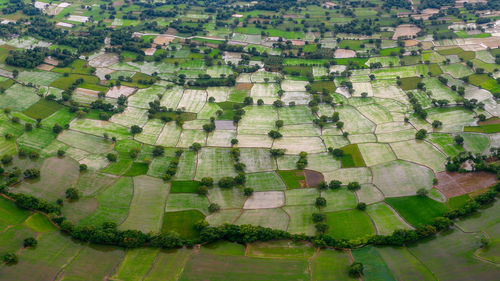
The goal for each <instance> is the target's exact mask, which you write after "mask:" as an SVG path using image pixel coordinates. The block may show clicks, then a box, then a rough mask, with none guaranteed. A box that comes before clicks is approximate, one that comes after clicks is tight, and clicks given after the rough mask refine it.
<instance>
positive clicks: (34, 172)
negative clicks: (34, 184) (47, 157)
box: [23, 168, 40, 179]
mask: <svg viewBox="0 0 500 281" xmlns="http://www.w3.org/2000/svg"><path fill="white" fill-rule="evenodd" d="M23 175H24V178H26V179H37V178H39V177H40V170H38V169H36V168H31V169H26V170H25V171H24V172H23Z"/></svg>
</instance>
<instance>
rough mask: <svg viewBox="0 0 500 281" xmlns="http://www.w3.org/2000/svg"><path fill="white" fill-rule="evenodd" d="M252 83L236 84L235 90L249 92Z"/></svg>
mask: <svg viewBox="0 0 500 281" xmlns="http://www.w3.org/2000/svg"><path fill="white" fill-rule="evenodd" d="M252 87H253V83H236V90H251V89H252Z"/></svg>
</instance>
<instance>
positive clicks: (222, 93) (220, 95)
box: [207, 87, 231, 102]
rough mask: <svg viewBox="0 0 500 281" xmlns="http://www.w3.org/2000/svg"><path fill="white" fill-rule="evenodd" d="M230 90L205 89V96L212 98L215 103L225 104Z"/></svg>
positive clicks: (220, 88) (225, 88) (222, 88)
mask: <svg viewBox="0 0 500 281" xmlns="http://www.w3.org/2000/svg"><path fill="white" fill-rule="evenodd" d="M230 92H231V88H229V87H209V88H207V96H208V97H209V98H210V97H213V98H214V99H215V102H225V101H227V99H228V98H229V93H230Z"/></svg>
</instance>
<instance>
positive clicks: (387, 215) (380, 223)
mask: <svg viewBox="0 0 500 281" xmlns="http://www.w3.org/2000/svg"><path fill="white" fill-rule="evenodd" d="M366 212H367V213H368V215H369V216H370V217H371V219H372V220H373V222H374V223H375V227H376V228H377V234H379V235H391V234H392V232H394V230H396V229H409V228H410V227H409V226H408V225H407V224H406V223H404V222H403V221H402V220H401V218H400V217H399V215H398V214H397V213H395V212H394V210H393V209H392V208H391V207H389V206H388V205H387V204H386V203H377V204H373V205H368V206H367V208H366Z"/></svg>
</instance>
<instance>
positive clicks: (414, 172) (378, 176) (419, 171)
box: [372, 160, 434, 197]
mask: <svg viewBox="0 0 500 281" xmlns="http://www.w3.org/2000/svg"><path fill="white" fill-rule="evenodd" d="M372 173H373V184H375V185H376V186H377V187H378V188H379V189H380V190H381V191H382V192H383V193H384V195H385V196H388V197H391V196H402V195H414V194H415V193H416V192H417V190H418V189H420V188H425V189H430V188H432V179H433V178H434V173H433V172H432V170H430V169H429V168H427V167H424V166H420V165H417V164H414V163H411V162H406V161H401V160H396V161H392V162H388V163H385V164H380V165H376V166H373V167H372Z"/></svg>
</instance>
